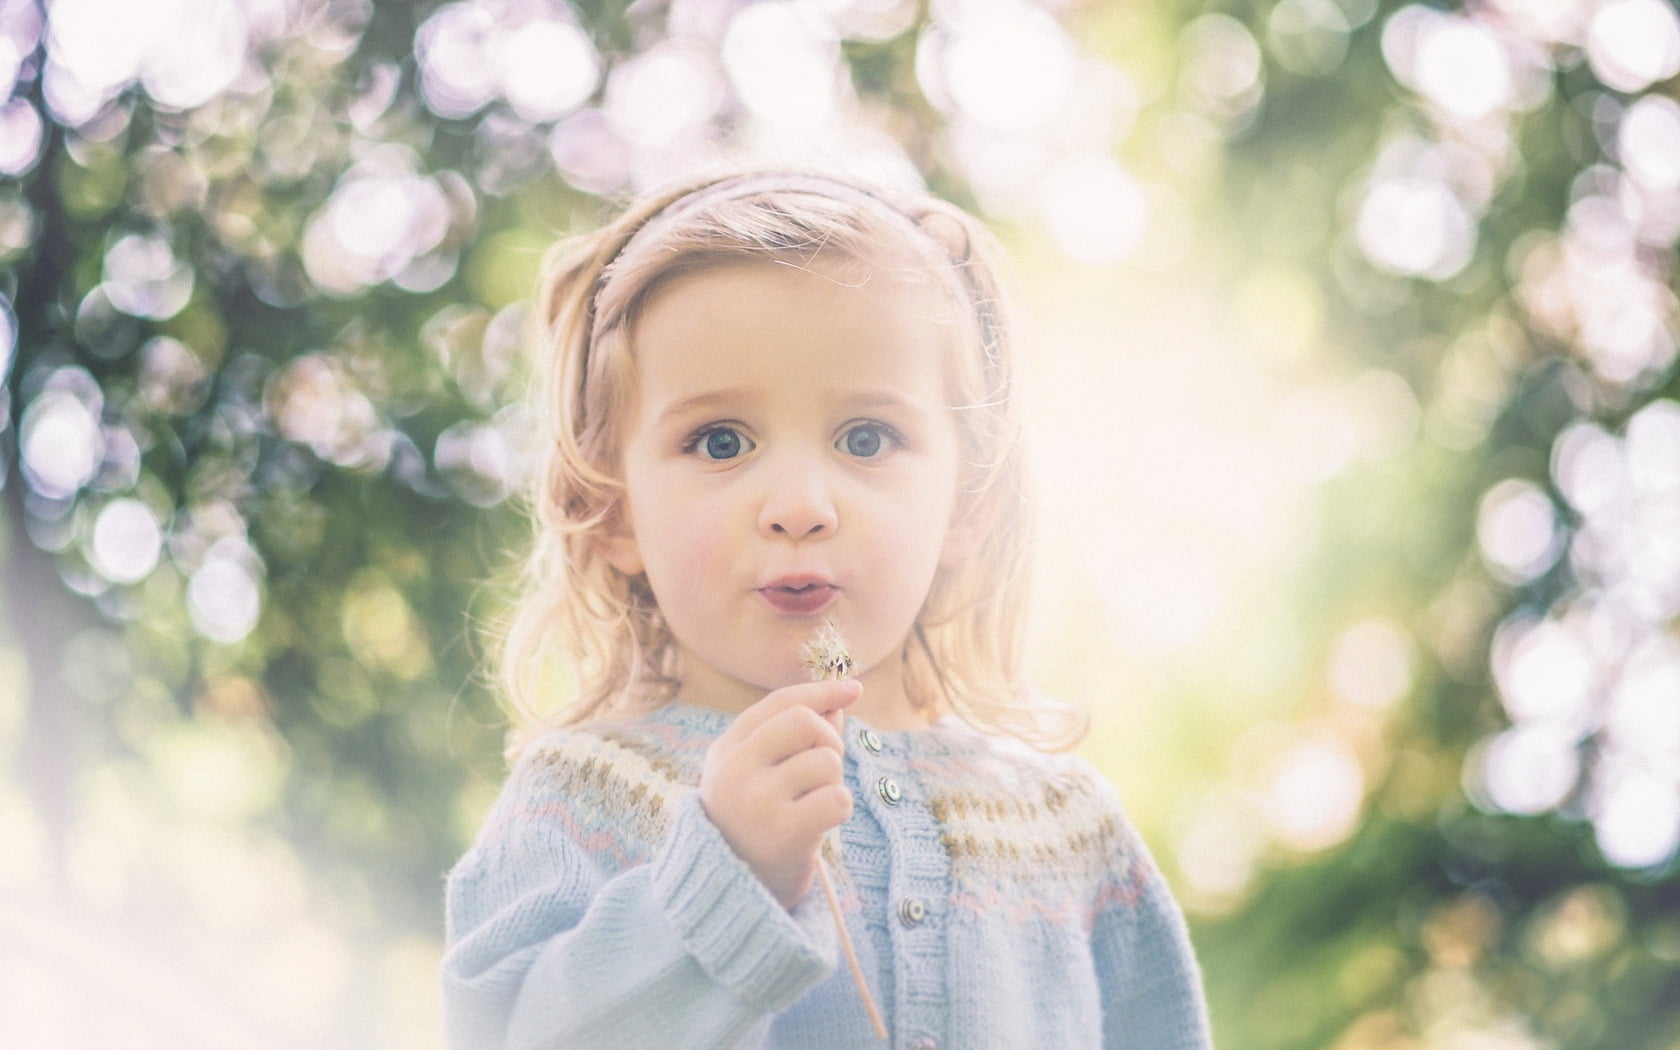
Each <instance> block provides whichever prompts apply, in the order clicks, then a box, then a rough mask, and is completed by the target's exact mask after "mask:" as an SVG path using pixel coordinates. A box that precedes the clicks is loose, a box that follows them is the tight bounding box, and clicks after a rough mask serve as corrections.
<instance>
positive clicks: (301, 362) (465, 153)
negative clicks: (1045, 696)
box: [0, 0, 1680, 1050]
mask: <svg viewBox="0 0 1680 1050" xmlns="http://www.w3.org/2000/svg"><path fill="white" fill-rule="evenodd" d="M1677 74H1680V17H1677V15H1676V10H1675V8H1674V6H1673V5H1672V4H1671V3H1669V2H1667V0H1480V2H1473V3H1464V4H1452V3H1423V2H1410V3H1396V2H1390V0H1380V2H1379V0H1275V2H1273V0H1209V2H1200V3H1197V2H1184V3H1168V2H1145V0H1054V2H1043V3H1032V2H1027V0H753V2H740V0H636V2H634V3H629V4H625V3H621V2H610V0H572V2H569V3H568V2H564V0H452V2H447V3H437V2H432V0H422V2H416V3H397V2H384V0H380V2H373V0H148V2H146V3H135V2H133V0H56V2H54V3H50V4H47V5H46V6H45V7H44V8H43V7H42V6H40V5H38V4H36V3H32V2H27V0H0V100H4V101H3V104H0V376H3V377H4V380H5V388H4V395H3V400H0V407H3V409H4V411H0V448H3V456H0V482H3V492H0V495H3V497H4V516H3V519H0V572H3V574H4V576H3V578H4V592H3V597H0V612H3V619H0V623H3V624H4V626H3V628H0V1044H4V1045H5V1046H8V1047H15V1048H29V1050H34V1048H53V1050H59V1048H82V1047H93V1046H98V1047H103V1048H139V1047H170V1048H204V1050H212V1048H213V1050H224V1048H226V1050H232V1048H249V1050H259V1048H260V1050H271V1048H272V1050H312V1048H328V1047H347V1046H356V1047H368V1048H383V1047H391V1048H396V1047H402V1048H405V1050H407V1048H425V1047H432V1046H436V1045H438V1034H437V1001H436V995H435V991H434V976H433V975H434V971H435V967H436V964H437V959H438V955H439V949H440V936H441V926H442V918H441V886H442V881H441V880H442V875H443V872H444V871H445V870H446V869H447V867H448V865H449V864H450V863H451V861H452V860H453V859H454V858H455V857H456V856H457V855H458V854H459V853H460V852H461V850H462V849H464V847H465V845H466V844H467V842H468V841H469V839H470V837H471V835H472V834H473V831H474V829H475V828H476V826H477V823H478V821H479V819H480V818H481V816H482V814H483V813H484V810H485V808H486V806H487V805H488V803H489V801H490V799H491V798H492V797H493V795H494V793H495V791H496V788H497V786H498V783H499V780H500V777H501V774H502V764H501V758H500V750H501V732H502V728H503V725H502V721H501V716H500V714H499V713H498V708H497V704H496V701H495V699H494V696H493V694H492V693H491V692H490V691H489V690H488V688H487V687H486V685H485V683H484V681H483V676H482V674H481V671H480V666H481V658H482V655H483V642H482V639H481V637H480V635H479V633H478V628H479V626H480V625H481V624H482V623H484V622H485V621H486V620H487V619H489V618H491V617H493V616H494V615H495V612H496V609H497V598H498V594H499V593H500V591H499V588H498V582H497V581H498V580H499V579H502V578H503V577H504V574H505V573H506V572H507V570H508V567H509V566H510V564H511V559H512V558H513V557H514V556H515V554H516V553H517V552H518V550H519V549H520V548H521V546H522V544H523V543H524V541H525V537H526V536H527V531H528V530H527V526H526V525H525V524H524V523H523V521H522V519H521V517H520V514H519V511H518V500H517V495H516V494H517V491H518V489H519V487H520V485H521V483H522V479H523V472H524V471H525V470H526V469H527V468H528V466H529V465H530V463H531V454H530V452H529V451H528V446H529V437H528V429H527V426H526V416H525V414H524V413H523V412H522V410H521V408H520V407H519V402H520V397H521V395H522V393H523V391H524V385H525V379H526V375H527V367H528V356H527V354H526V351H525V349H524V343H523V341H522V340H523V320H522V318H523V313H522V309H523V308H522V305H521V303H522V301H523V300H524V298H525V297H526V296H527V294H528V293H529V291H530V289H531V286H532V281H533V278H534V275H535V272H536V267H537V264H538V261H539V258H540V256H541V255H542V253H543V251H544V250H545V249H546V248H547V246H548V245H549V244H551V243H552V242H553V241H554V240H555V239H556V238H557V237H559V236H562V235H564V234H566V233H568V232H573V231H579V230H583V229H586V228H588V227H590V226H591V225H593V224H594V223H596V222H598V221H599V220H600V219H601V217H602V216H604V215H606V214H609V213H610V211H611V210H612V206H613V202H615V201H619V200H622V199H623V198H624V197H626V196H627V195H630V194H633V193H635V192H636V191H638V190H641V189H646V188H650V187H653V186H656V185H659V184H662V183H664V182H666V181H668V180H670V179H672V178H675V177H679V176H682V175H685V174H688V173H691V172H693V171H695V170H697V169H700V168H705V167H710V166H715V165H717V164H720V163H725V162H732V161H745V162H760V161H771V160H783V161H795V162H810V163H822V164H830V165H842V166H846V167H849V168H852V169H854V170H860V171H862V172H865V173H868V174H871V175H873V176H875V177H879V178H887V179H892V178H925V179H926V180H927V182H928V183H929V184H930V185H931V186H932V187H933V188H934V189H935V190H936V191H938V192H940V193H942V194H944V195H946V196H949V197H950V198H952V199H954V200H956V201H958V202H959V203H961V204H963V205H965V206H968V207H970V208H973V209H975V210H976V211H978V212H980V213H982V214H983V215H984V216H985V217H987V219H988V220H990V221H991V222H992V223H993V224H994V225H995V226H996V228H997V229H998V231H999V233H1000V234H1001V235H1002V236H1003V237H1004V239H1005V240H1006V242H1007V244H1008V246H1009V247H1010V249H1011V253H1012V255H1013V257H1014V259H1015V261H1016V263H1017V265H1018V268H1019V271H1020V283H1021V286H1022V289H1023V292H1024V297H1025V299H1026V301H1027V309H1028V311H1029V313H1030V316H1031V317H1032V319H1033V320H1032V326H1031V329H1030V332H1029V336H1028V347H1029V355H1030V363H1029V366H1028V370H1029V372H1030V380H1031V382H1030V386H1029V395H1030V398H1031V401H1030V404H1031V409H1032V412H1031V415H1032V419H1033V428H1034V449H1035V451H1034V456H1035V459H1036V461H1037V463H1038V467H1039V471H1040V475H1041V483H1042V488H1043V500H1042V516H1043V522H1042V524H1043V535H1044V543H1043V551H1042V554H1043V562H1042V573H1041V577H1040V584H1039V588H1038V589H1039V603H1038V609H1037V616H1038V619H1037V621H1036V622H1037V628H1036V632H1035V636H1034V638H1035V641H1034V654H1035V655H1034V664H1033V666H1034V668H1035V675H1036V677H1037V680H1038V681H1039V683H1040V684H1041V685H1042V686H1043V687H1044V688H1045V689H1046V690H1048V691H1051V692H1054V693H1058V694H1060V695H1064V696H1069V697H1074V698H1078V699H1080V700H1083V701H1084V702H1086V703H1087V704H1089V706H1090V708H1091V709H1092V712H1093V715H1094V717H1095V722H1096V729H1095V731H1094V732H1093V734H1092V736H1091V738H1090V740H1089V741H1088V742H1087V743H1086V745H1085V746H1084V748H1083V752H1084V753H1085V754H1086V755H1088V756H1089V757H1090V758H1091V759H1092V760H1093V761H1095V762H1096V763H1097V764H1098V765H1099V766H1100V767H1101V768H1102V769H1103V770H1104V771H1105V772H1106V773H1107V774H1108V775H1109V776H1111V777H1112V778H1113V779H1114V781H1115V782H1116V783H1117V784H1118V785H1119V787H1120V790H1121V792H1122V794H1123V796H1124V797H1125V798H1126V799H1127V800H1128V803H1129V806H1130V808H1131V810H1132V811H1133V814H1134V816H1135V817H1136V818H1137V820H1138V821H1139V823H1140V824H1141V825H1142V826H1143V828H1144V829H1145V831H1146V833H1147V836H1148V838H1149V840H1150V842H1151V843H1152V845H1153V847H1154V848H1155V850H1156V852H1157V853H1158V855H1159V857H1160V859H1161V862H1162V865H1163V867H1164V868H1165V869H1166V870H1167V872H1168V874H1169V876H1170V878H1171V880H1172V882H1173V884H1174V886H1175V888H1176V889H1177V891H1178V892H1179V894H1180V895H1181V897H1182V899H1183V901H1184V903H1185V905H1186V907H1187V909H1188V911H1189V914H1190V917H1191V919H1192V922H1193V927H1194V935H1195V938H1196V941H1197V944H1198V946H1199V948H1200V951H1201V954H1202V958H1203V960H1204V964H1205V967H1206V973H1207V982H1208V990H1209V995H1210V998H1211V1001H1212V1007H1213V1010H1214V1020H1215V1025H1216V1029H1217V1034H1218V1038H1219V1044H1220V1045H1221V1046H1222V1047H1223V1048H1225V1050H1274V1048H1276V1050H1283V1048H1291V1050H1293V1048H1300V1050H1307V1048H1326V1050H1421V1048H1443V1050H1446V1048H1450V1050H1563V1048H1569V1050H1589V1048H1593V1050H1599V1048H1601V1050H1659V1048H1663V1050H1673V1048H1675V1047H1680V885H1677V883H1676V880H1675V877H1674V876H1675V867H1676V860H1675V856H1676V847H1677V844H1680V634H1677V629H1676V617H1677V615H1680V403H1677V402H1676V400H1674V397H1675V395H1676V394H1677V393H1680V381H1677V379H1676V365H1675V357H1676V332H1677V328H1676V326H1677V323H1680V314H1677V308H1676V299H1675V292H1674V266H1675V259H1676V256H1675V243H1676V240H1677V239H1680V102H1677V101H1676V94H1677V91H1680V81H1677V79H1676V75H1677Z"/></svg>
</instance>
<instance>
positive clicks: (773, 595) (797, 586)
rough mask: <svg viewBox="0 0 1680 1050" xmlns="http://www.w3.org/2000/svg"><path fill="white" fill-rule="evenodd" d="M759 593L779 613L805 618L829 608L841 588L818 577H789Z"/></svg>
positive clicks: (772, 582)
mask: <svg viewBox="0 0 1680 1050" xmlns="http://www.w3.org/2000/svg"><path fill="white" fill-rule="evenodd" d="M758 593H759V595H760V596H762V597H763V598H764V600H765V601H767V602H769V603H770V607H771V608H773V609H775V610H776V611H777V612H783V613H791V614H795V615H801V616H805V615H810V614H811V613H817V612H821V611H822V610H824V609H826V608H828V606H829V604H830V603H831V602H833V601H834V599H835V598H837V597H838V596H839V594H840V588H839V587H837V586H835V585H834V584H833V583H831V582H830V581H828V580H826V579H824V578H822V577H818V576H788V577H783V578H782V579H779V580H772V581H771V582H770V583H768V584H766V585H765V586H763V587H760V588H758Z"/></svg>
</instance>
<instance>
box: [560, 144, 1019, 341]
mask: <svg viewBox="0 0 1680 1050" xmlns="http://www.w3.org/2000/svg"><path fill="white" fill-rule="evenodd" d="M765 193H803V194H809V195H811V196H816V197H827V198H829V199H830V200H836V201H840V202H842V203H848V204H854V205H857V206H859V207H861V208H867V209H871V210H873V211H875V212H877V213H878V214H885V215H887V216H890V217H891V219H892V221H894V222H895V223H898V224H900V225H902V226H903V228H904V230H905V232H906V233H907V234H908V235H909V236H910V237H911V238H913V239H916V238H919V239H922V240H924V241H926V242H927V243H930V244H932V245H933V246H934V247H936V248H937V249H938V250H939V254H940V256H941V257H942V258H944V259H945V260H946V261H947V262H949V263H951V265H952V268H953V269H954V270H955V271H956V272H957V275H958V279H959V281H960V282H961V285H962V290H963V292H964V294H965V295H966V297H967V299H968V302H969V306H970V308H971V309H972V310H973V311H974V316H975V320H976V322H977V323H978V326H979V332H980V339H981V343H982V347H983V350H984V352H985V354H986V357H987V358H988V359H995V358H996V356H997V355H998V353H999V352H1000V350H1001V347H1000V345H999V343H1000V341H1001V338H1002V334H1003V333H1002V325H1001V323H1000V320H999V318H998V314H997V308H996V305H995V304H994V303H993V302H992V300H991V297H990V296H989V295H986V294H985V293H984V292H983V291H982V290H981V289H980V288H979V287H977V286H976V284H975V278H974V276H973V275H972V274H971V273H970V272H969V266H968V263H969V261H970V258H971V251H970V249H969V248H968V245H967V241H968V237H967V231H964V242H965V244H964V251H963V255H962V257H961V258H953V257H952V255H951V249H950V246H948V245H946V244H944V243H942V242H940V241H939V240H938V239H937V238H935V237H933V236H932V235H930V234H929V233H928V232H927V231H926V230H925V229H923V228H922V226H921V225H920V224H919V223H918V222H917V221H916V219H915V217H914V216H912V215H910V214H909V213H908V212H905V211H904V210H902V209H901V208H898V207H897V206H895V205H893V204H892V203H890V202H888V201H887V200H884V199H883V198H881V197H879V196H877V195H876V194H874V193H872V192H870V191H869V190H867V189H865V188H864V187H862V186H859V185H857V184H856V183H852V182H848V181H846V180H844V179H841V178H837V177H835V176H831V175H821V174H817V173H814V172H801V171H764V172H748V173H745V174H741V175H729V176H725V177H723V178H721V179H718V180H717V181H715V182H710V183H706V184H704V185H701V186H699V187H698V188H696V189H693V190H690V191H688V192H687V193H684V194H682V195H681V196H678V197H676V198H675V199H673V200H671V201H668V202H666V204H665V205H664V206H663V207H661V208H658V209H656V210H654V211H652V212H650V213H649V214H648V215H647V216H646V217H644V218H643V219H642V221H641V222H640V223H638V224H637V226H636V228H635V229H634V230H632V231H631V232H630V233H629V235H628V236H626V237H625V239H624V241H623V242H622V243H621V244H619V246H618V248H617V250H616V251H614V252H613V254H612V257H611V258H610V259H609V260H608V261H607V262H606V264H605V265H603V266H602V267H601V270H600V274H599V277H598V279H597V280H598V283H597V285H596V288H595V294H594V295H593V296H591V299H590V303H589V315H590V329H591V331H590V342H591V343H592V344H593V343H594V341H595V339H596V338H597V337H598V336H599V335H600V334H601V332H600V330H599V327H598V326H599V324H600V313H599V311H598V310H597V309H596V300H597V299H598V298H599V296H600V292H601V289H602V288H604V287H605V286H606V284H607V282H608V279H609V278H608V275H609V274H610V273H611V272H612V269H613V266H614V265H615V264H616V263H617V262H618V260H619V259H621V258H624V257H625V255H626V254H627V253H628V252H629V251H630V250H631V248H632V247H633V246H634V245H635V244H636V242H637V241H639V240H643V239H645V238H646V237H647V236H650V234H649V232H648V231H650V230H656V229H659V228H661V227H666V226H669V225H671V224H672V223H674V222H676V221H678V220H680V219H681V218H683V217H684V216H687V215H692V214H693V213H695V212H697V211H699V210H701V209H703V208H706V207H710V206H712V205H716V204H721V203H724V202H726V201H732V200H740V199H742V198H745V197H756V196H759V195H761V194H765Z"/></svg>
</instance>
